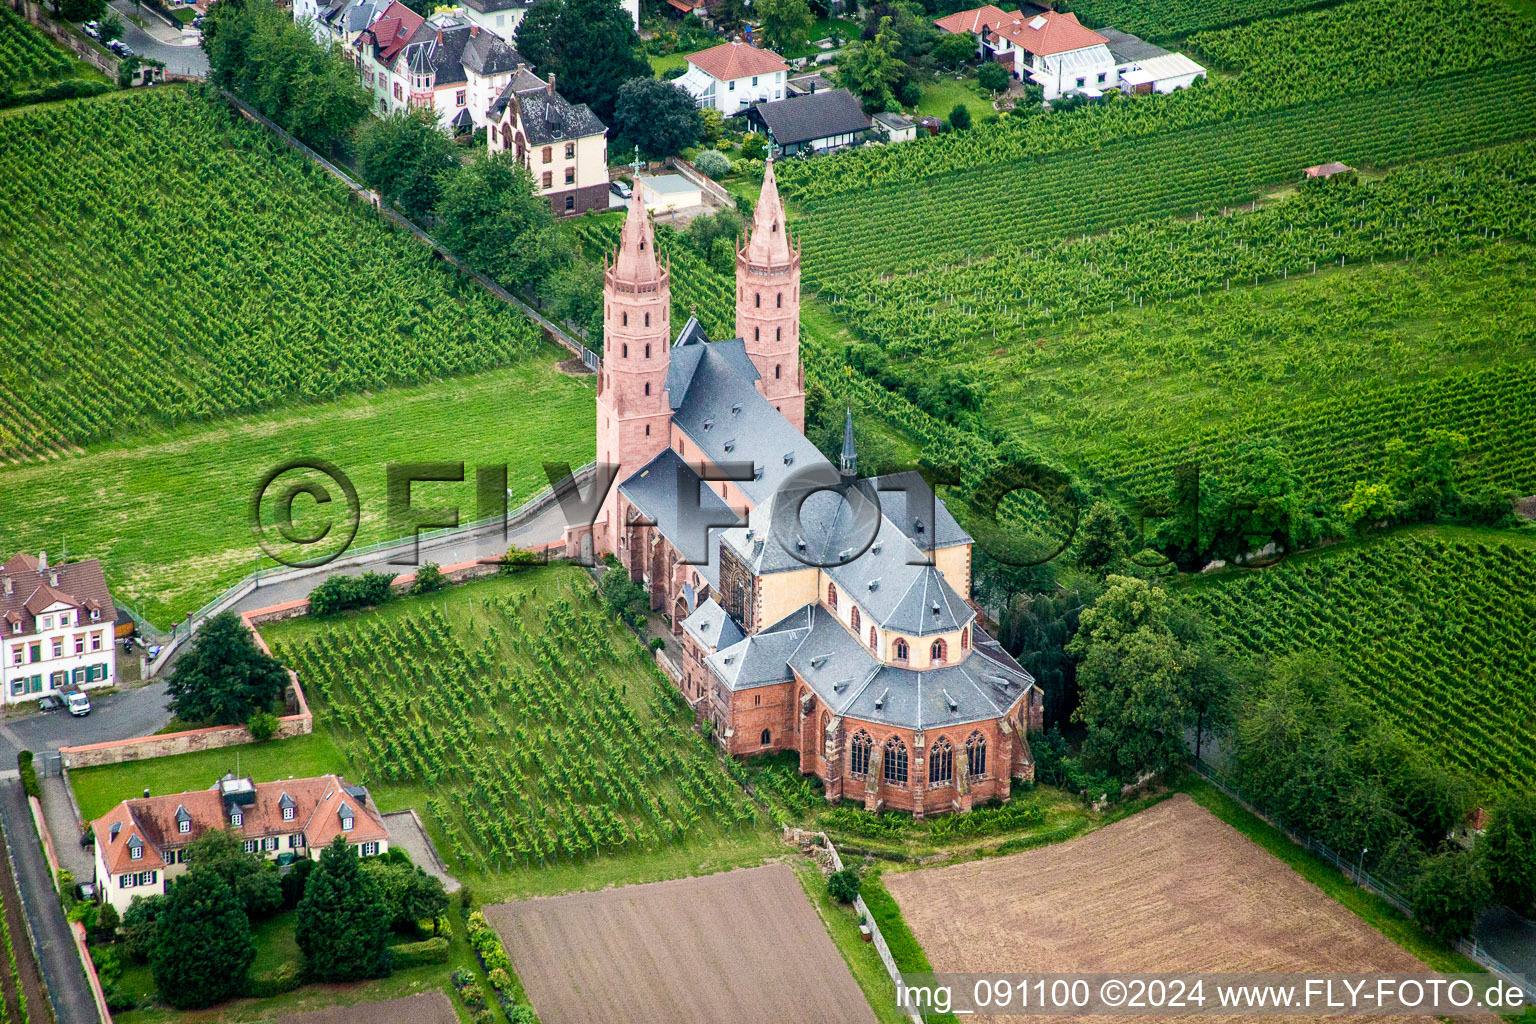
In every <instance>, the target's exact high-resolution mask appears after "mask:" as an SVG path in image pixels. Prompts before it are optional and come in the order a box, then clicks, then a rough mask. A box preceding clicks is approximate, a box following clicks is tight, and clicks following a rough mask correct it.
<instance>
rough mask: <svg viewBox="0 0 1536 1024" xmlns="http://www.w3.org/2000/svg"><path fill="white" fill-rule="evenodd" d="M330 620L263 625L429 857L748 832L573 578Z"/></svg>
mask: <svg viewBox="0 0 1536 1024" xmlns="http://www.w3.org/2000/svg"><path fill="white" fill-rule="evenodd" d="M466 593H468V594H469V595H470V596H469V597H468V605H467V608H465V607H463V606H462V605H461V607H460V608H459V609H456V610H455V612H454V613H452V614H450V613H448V612H445V611H443V610H440V609H439V607H438V606H437V604H436V601H430V602H429V601H428V600H425V599H424V600H421V601H417V602H411V603H410V604H409V605H408V606H407V607H404V608H394V609H391V610H390V612H391V614H390V615H389V616H388V617H385V615H384V614H382V613H380V614H376V615H372V616H365V617H361V618H356V619H352V620H348V621H345V622H340V623H331V622H321V621H308V622H299V623H294V624H291V625H285V626H281V627H276V628H273V629H272V630H271V631H270V633H269V636H270V638H271V639H272V640H273V642H274V648H275V650H276V652H277V654H278V656H279V657H280V658H281V659H282V660H283V661H285V662H286V663H287V664H288V665H289V666H290V667H291V668H293V669H294V670H295V671H297V672H298V673H299V677H300V678H301V679H302V680H303V681H304V683H305V685H306V686H307V687H308V688H309V692H310V693H311V694H312V695H314V698H315V706H316V718H317V724H323V726H324V727H325V728H327V729H330V730H331V731H333V732H334V733H335V734H336V735H338V736H339V737H340V738H341V739H342V741H343V743H344V745H345V747H346V750H347V754H348V757H349V760H350V761H351V762H352V764H353V766H354V770H355V771H357V773H358V774H359V775H360V776H361V778H362V779H363V780H366V782H367V783H368V784H370V785H373V786H376V787H385V788H386V791H389V790H393V791H395V792H398V791H399V789H400V788H402V787H403V788H408V789H410V790H412V791H413V792H414V793H417V794H420V796H421V797H422V798H423V799H422V802H423V803H424V805H425V808H426V810H427V811H428V814H427V816H426V817H427V819H428V821H429V823H430V827H431V829H432V831H433V833H434V836H436V837H437V839H438V842H439V844H440V848H441V849H442V851H443V852H444V853H445V854H446V855H447V857H448V859H449V861H450V862H451V865H453V866H455V867H457V868H458V869H459V870H465V869H467V870H470V871H476V872H479V873H481V874H487V873H491V872H497V871H506V870H512V869H516V868H527V867H542V866H544V865H548V864H554V863H571V862H580V861H585V860H588V859H591V858H595V857H601V856H604V855H610V854H616V853H621V852H636V851H642V850H655V849H658V848H661V847H665V846H675V845H681V844H684V843H689V842H694V841H697V840H698V839H699V838H700V837H704V838H709V837H713V836H718V835H720V834H722V833H724V832H730V831H737V830H742V829H751V828H755V827H756V814H757V812H756V810H755V809H754V807H753V806H752V804H751V802H750V801H749V800H747V798H746V797H745V795H744V794H743V793H741V791H740V790H739V789H738V788H737V787H736V786H735V785H734V784H733V783H732V782H731V780H730V778H729V777H728V776H727V775H726V774H725V772H724V771H722V769H721V768H720V765H719V762H718V760H717V759H716V756H715V754H714V752H713V751H712V750H711V749H710V747H709V746H708V744H707V743H706V741H705V740H704V739H703V737H702V736H700V735H699V734H698V733H697V732H696V731H694V729H693V728H692V719H691V716H690V715H689V713H688V712H687V709H686V708H685V707H684V706H683V705H682V704H681V703H680V702H679V701H678V700H677V696H676V693H675V691H674V689H673V688H672V687H671V686H670V685H669V684H668V683H667V682H666V681H665V680H663V679H662V677H661V675H660V673H659V671H658V670H657V669H656V667H655V665H654V663H653V661H652V660H651V657H650V655H649V652H648V651H646V650H645V649H644V648H643V647H642V646H641V645H640V644H639V643H638V642H637V641H636V640H635V639H634V637H633V636H632V635H630V634H628V633H627V632H625V631H624V630H622V629H621V628H620V627H619V625H618V624H617V621H616V620H615V619H614V618H613V617H612V616H611V615H610V614H609V613H608V612H607V610H606V608H605V606H604V605H603V604H602V601H601V599H600V598H599V597H598V595H597V592H596V591H595V590H594V589H593V588H592V587H591V586H590V585H589V584H588V583H586V582H585V581H584V580H582V579H581V578H580V576H579V575H578V574H577V572H576V571H574V570H572V571H569V572H567V571H564V570H553V569H552V570H544V571H541V572H539V573H537V574H535V575H530V576H524V577H519V578H517V579H516V580H502V581H497V582H496V583H493V584H488V585H478V586H476V587H474V588H470V589H469V590H467V591H466Z"/></svg>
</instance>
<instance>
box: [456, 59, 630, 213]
mask: <svg viewBox="0 0 1536 1024" xmlns="http://www.w3.org/2000/svg"><path fill="white" fill-rule="evenodd" d="M486 120H487V122H488V124H489V128H488V129H487V131H486V133H485V144H486V147H487V148H488V149H489V150H490V151H491V152H492V153H500V152H502V151H503V150H511V151H512V153H513V154H515V155H516V157H517V161H518V162H519V163H521V164H522V165H523V166H524V167H526V168H528V170H529V171H530V172H531V173H532V174H533V180H534V184H535V185H536V186H537V187H538V190H539V194H540V195H544V196H548V197H549V205H550V209H552V210H553V211H554V212H555V214H556V216H566V215H571V214H578V213H586V212H587V211H588V210H594V209H596V210H603V209H607V207H608V127H607V126H606V125H605V124H603V122H602V121H600V120H598V118H597V115H596V114H594V113H592V111H591V110H590V109H589V108H588V107H587V105H586V104H585V103H572V102H570V101H569V100H567V99H566V98H565V97H564V96H561V95H560V94H559V93H558V92H556V91H555V76H554V75H550V76H549V79H548V81H541V80H540V79H539V77H538V76H537V75H534V74H532V73H531V72H529V70H528V69H527V68H526V67H524V66H522V65H518V67H517V70H516V71H515V72H513V75H512V80H511V81H510V82H508V83H507V85H506V87H505V88H503V89H502V90H501V94H500V95H499V96H497V97H496V100H495V102H493V103H492V104H491V108H490V110H489V111H488V112H487V113H486Z"/></svg>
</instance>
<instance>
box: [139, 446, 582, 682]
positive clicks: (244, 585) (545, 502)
mask: <svg viewBox="0 0 1536 1024" xmlns="http://www.w3.org/2000/svg"><path fill="white" fill-rule="evenodd" d="M596 470H597V463H596V462H595V461H594V462H589V463H587V464H586V465H584V466H582V467H581V468H580V469H578V470H576V471H575V472H574V473H573V474H572V476H573V478H574V479H575V481H576V482H577V483H578V484H580V483H582V482H583V481H585V480H586V479H587V478H589V477H592V476H593V475H594V474H595V473H596ZM557 500H558V499H557V498H556V497H555V492H554V488H552V487H546V488H544V489H543V490H542V491H539V492H538V493H537V494H535V495H534V496H533V497H531V498H529V499H528V500H527V501H525V502H523V503H522V505H520V506H518V507H517V508H516V509H515V510H513V511H511V512H508V513H507V514H506V515H505V516H491V517H489V518H487V519H476V520H475V521H474V522H471V523H467V524H465V525H463V526H456V527H449V528H446V529H442V530H427V531H424V532H422V533H421V534H419V535H418V536H415V537H408V538H399V539H396V540H387V541H379V542H377V543H374V544H368V545H365V546H364V547H360V548H352V549H349V550H348V551H347V552H346V553H345V554H343V555H342V556H341V557H339V558H337V559H335V560H334V561H331V562H327V563H326V564H325V565H317V566H310V567H307V568H295V567H291V566H279V567H275V568H272V569H258V570H256V571H255V572H252V573H249V574H247V575H246V576H245V577H244V578H242V579H241V580H240V581H239V582H238V583H236V584H235V585H234V586H232V587H230V588H229V589H228V590H226V591H224V593H222V594H220V595H219V596H218V597H216V598H214V599H213V600H212V601H209V602H208V603H207V604H205V605H203V606H202V607H201V608H199V609H198V610H197V611H195V612H192V613H191V614H189V615H188V616H187V618H186V621H184V622H178V623H177V624H176V625H175V626H173V627H172V628H171V630H170V632H168V633H166V632H162V631H161V630H158V629H156V628H155V627H154V626H153V625H151V624H150V623H149V622H148V620H146V619H145V618H144V617H143V616H141V615H139V614H138V613H137V612H135V611H134V610H133V609H132V608H128V607H127V606H126V605H125V606H124V610H125V611H127V612H128V613H129V614H131V615H132V616H133V619H134V621H135V622H137V623H138V625H139V629H140V631H141V632H143V633H145V635H146V636H149V637H150V638H151V639H153V640H154V642H156V643H159V644H160V645H161V648H160V653H159V654H158V655H156V657H155V660H154V662H153V663H151V665H150V666H149V672H148V674H149V675H150V676H153V675H155V674H156V673H157V672H159V671H160V669H161V668H162V667H164V665H165V663H166V662H167V661H169V660H170V657H171V655H172V654H173V653H174V652H175V650H176V648H177V647H179V646H180V645H181V644H182V643H184V642H185V641H186V640H188V639H189V638H190V637H191V636H192V635H193V634H195V633H196V632H197V628H198V627H199V626H201V625H202V624H203V622H205V621H206V620H208V619H209V618H211V617H213V616H214V615H217V614H219V613H220V612H222V611H226V610H228V609H230V608H233V607H234V606H235V604H236V603H238V602H239V601H241V600H243V599H244V598H246V597H248V596H249V595H250V594H252V593H254V592H255V591H257V590H259V589H261V588H262V587H264V586H272V585H273V584H276V583H285V582H288V581H289V580H296V579H301V578H303V577H305V576H315V575H321V574H323V575H327V576H328V575H330V574H331V573H333V572H335V571H336V570H338V569H344V568H347V567H349V566H357V565H363V564H366V563H368V562H372V561H378V560H379V558H380V556H382V555H385V554H405V553H407V552H414V551H416V550H417V549H418V548H419V547H420V545H422V544H427V543H431V542H432V541H435V540H443V539H446V538H453V539H455V540H469V539H470V538H473V537H475V536H477V535H479V534H482V533H486V532H489V531H490V530H492V529H498V528H503V527H504V528H505V529H507V530H508V531H511V530H513V529H516V528H518V527H521V526H523V525H525V524H526V523H527V522H528V521H529V520H531V519H533V518H534V517H535V516H537V515H538V514H539V513H541V512H543V511H544V510H545V509H547V508H549V507H550V506H552V505H554V504H555V503H556V501H557Z"/></svg>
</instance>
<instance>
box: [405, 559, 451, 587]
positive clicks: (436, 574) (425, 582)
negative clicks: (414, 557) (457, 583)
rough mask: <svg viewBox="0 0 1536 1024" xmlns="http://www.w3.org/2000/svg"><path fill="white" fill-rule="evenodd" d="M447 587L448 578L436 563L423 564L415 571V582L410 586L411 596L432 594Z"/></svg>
mask: <svg viewBox="0 0 1536 1024" xmlns="http://www.w3.org/2000/svg"><path fill="white" fill-rule="evenodd" d="M446 586H448V577H446V576H444V575H443V570H442V569H440V568H439V567H438V564H437V563H436V562H423V563H422V565H421V568H419V569H417V570H416V581H415V582H414V583H412V584H411V593H413V594H434V593H436V592H437V591H439V590H442V589H443V588H444V587H446Z"/></svg>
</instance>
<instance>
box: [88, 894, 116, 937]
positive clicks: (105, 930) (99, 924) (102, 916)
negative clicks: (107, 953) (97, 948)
mask: <svg viewBox="0 0 1536 1024" xmlns="http://www.w3.org/2000/svg"><path fill="white" fill-rule="evenodd" d="M121 922H122V918H121V917H119V916H118V913H117V908H116V907H114V906H113V905H112V904H110V903H103V904H102V905H101V909H99V910H98V911H96V924H95V927H93V928H92V927H89V926H88V927H87V929H86V930H87V933H88V937H89V938H90V940H91V942H92V943H94V944H96V945H105V944H106V943H109V942H112V941H114V940H115V939H116V938H117V926H118V925H119V924H120V923H121Z"/></svg>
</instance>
